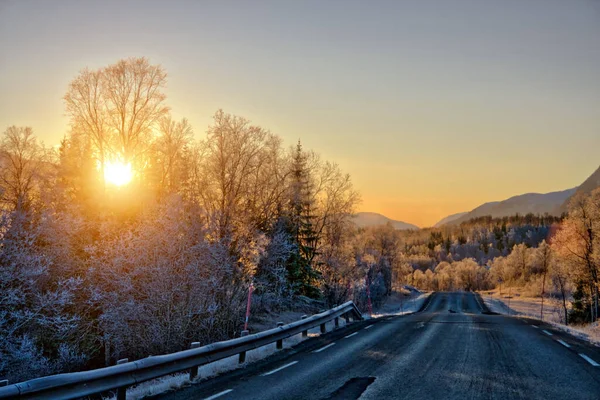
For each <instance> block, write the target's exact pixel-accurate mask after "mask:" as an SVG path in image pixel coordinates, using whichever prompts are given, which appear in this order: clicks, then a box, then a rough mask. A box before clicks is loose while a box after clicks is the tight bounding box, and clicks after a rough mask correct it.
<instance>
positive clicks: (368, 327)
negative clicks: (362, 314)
mask: <svg viewBox="0 0 600 400" xmlns="http://www.w3.org/2000/svg"><path fill="white" fill-rule="evenodd" d="M372 327H373V325H369V326H366V327H365V329H371V328H372Z"/></svg>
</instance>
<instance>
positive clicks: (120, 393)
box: [117, 358, 129, 400]
mask: <svg viewBox="0 0 600 400" xmlns="http://www.w3.org/2000/svg"><path fill="white" fill-rule="evenodd" d="M128 362H129V359H128V358H122V359H120V360H119V361H117V365H120V364H125V363H128ZM126 399H127V386H121V387H120V388H117V400H126Z"/></svg>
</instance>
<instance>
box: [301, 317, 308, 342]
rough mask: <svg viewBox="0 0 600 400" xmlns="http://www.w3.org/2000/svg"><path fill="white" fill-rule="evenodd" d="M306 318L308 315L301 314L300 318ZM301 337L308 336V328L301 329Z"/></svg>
mask: <svg viewBox="0 0 600 400" xmlns="http://www.w3.org/2000/svg"><path fill="white" fill-rule="evenodd" d="M306 318H308V315H303V316H302V319H306ZM302 337H308V330H305V331H302Z"/></svg>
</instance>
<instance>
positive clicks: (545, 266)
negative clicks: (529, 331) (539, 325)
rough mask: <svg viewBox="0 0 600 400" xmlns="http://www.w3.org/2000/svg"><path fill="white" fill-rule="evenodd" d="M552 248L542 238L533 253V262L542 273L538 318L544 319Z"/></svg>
mask: <svg viewBox="0 0 600 400" xmlns="http://www.w3.org/2000/svg"><path fill="white" fill-rule="evenodd" d="M552 257H553V254H552V248H551V247H550V246H549V245H548V243H546V241H545V240H542V243H540V245H539V247H538V248H537V249H536V250H535V252H534V254H533V258H534V263H535V264H536V266H537V268H538V272H539V273H541V274H542V292H541V293H540V296H541V298H542V303H541V305H540V319H541V320H542V321H543V320H544V296H545V294H546V293H545V289H546V275H547V274H548V270H549V269H550V264H551V263H552Z"/></svg>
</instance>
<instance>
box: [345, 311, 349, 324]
mask: <svg viewBox="0 0 600 400" xmlns="http://www.w3.org/2000/svg"><path fill="white" fill-rule="evenodd" d="M344 319H345V320H346V323H347V324H349V323H350V313H345V314H344Z"/></svg>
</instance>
